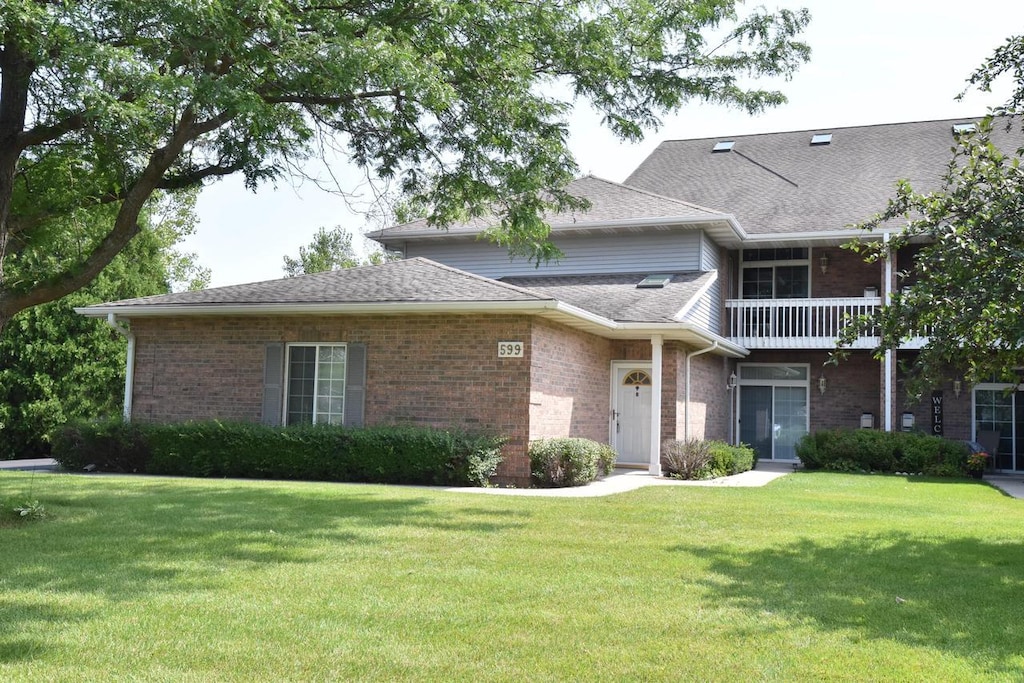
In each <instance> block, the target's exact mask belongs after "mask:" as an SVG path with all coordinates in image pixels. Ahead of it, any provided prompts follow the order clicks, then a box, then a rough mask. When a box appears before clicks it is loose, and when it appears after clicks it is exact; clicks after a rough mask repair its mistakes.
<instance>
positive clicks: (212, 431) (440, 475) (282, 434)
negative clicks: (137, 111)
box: [52, 421, 504, 486]
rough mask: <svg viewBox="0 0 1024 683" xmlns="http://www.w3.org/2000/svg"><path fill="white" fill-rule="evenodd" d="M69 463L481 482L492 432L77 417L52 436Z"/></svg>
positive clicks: (242, 474)
mask: <svg viewBox="0 0 1024 683" xmlns="http://www.w3.org/2000/svg"><path fill="white" fill-rule="evenodd" d="M52 438H53V457H54V458H55V459H56V460H57V461H58V462H59V463H60V464H61V466H62V467H64V468H65V469H67V470H72V471H74V470H81V469H83V468H84V467H86V466H87V465H94V466H95V468H96V469H98V470H100V471H104V472H142V473H147V474H166V475H179V476H187V477H238V478H257V479H302V480H310V481H356V482H376V483H385V484H425V485H436V486H482V485H485V484H487V483H488V479H489V478H490V477H491V475H493V474H494V472H495V471H496V470H497V467H498V463H500V462H501V446H502V445H503V444H504V439H503V438H500V437H493V436H485V435H473V434H468V433H465V432H461V431H455V430H443V429H431V428H426V427H367V428H361V429H347V428H344V427H331V426H325V425H315V426H301V427H267V426H265V425H258V424H249V423H234V422H217V421H211V422H187V423H179V424H134V423H133V424H126V423H124V422H120V421H106V422H78V423H72V424H68V425H65V426H64V427H62V428H61V429H59V430H57V431H56V432H55V434H54V435H53V437H52Z"/></svg>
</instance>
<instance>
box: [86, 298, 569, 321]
mask: <svg viewBox="0 0 1024 683" xmlns="http://www.w3.org/2000/svg"><path fill="white" fill-rule="evenodd" d="M557 303H558V302H556V301H555V300H554V299H536V300H531V301H386V302H378V301H375V302H348V303H336V302H332V303H296V302H290V303H273V304H265V303H264V304H258V303H251V304H138V305H130V304H129V305H120V306H104V305H102V304H100V305H96V306H85V307H80V308H76V309H74V310H75V313H78V314H80V315H84V316H86V317H90V318H105V317H107V315H109V314H111V313H113V314H114V315H116V316H120V317H123V318H160V317H174V316H193V315H198V316H210V315H232V316H248V315H346V314H347V315H352V314H367V315H371V314H377V315H381V314H382V315H397V314H402V313H537V312H541V311H544V310H547V309H550V308H554V307H555V305H556V304H557Z"/></svg>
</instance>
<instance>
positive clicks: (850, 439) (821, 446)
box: [796, 429, 967, 476]
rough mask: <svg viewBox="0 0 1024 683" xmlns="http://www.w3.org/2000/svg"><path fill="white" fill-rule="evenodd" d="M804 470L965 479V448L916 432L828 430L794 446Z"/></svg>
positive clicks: (949, 441)
mask: <svg viewBox="0 0 1024 683" xmlns="http://www.w3.org/2000/svg"><path fill="white" fill-rule="evenodd" d="M796 454H797V457H798V458H800V462H802V463H803V465H804V467H806V468H807V469H825V470H831V471H836V472H890V473H893V472H906V473H909V474H918V473H921V474H929V475H932V476H965V474H966V468H965V464H966V459H967V447H966V446H965V445H964V444H963V443H960V442H958V441H951V440H949V439H943V438H941V437H937V436H930V435H927V434H920V433H916V432H882V431H876V430H873V429H830V430H822V431H819V432H815V433H813V434H807V435H806V436H804V437H803V438H802V439H801V440H800V441H799V442H798V443H797V445H796Z"/></svg>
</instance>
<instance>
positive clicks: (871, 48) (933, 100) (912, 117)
mask: <svg viewBox="0 0 1024 683" xmlns="http://www.w3.org/2000/svg"><path fill="white" fill-rule="evenodd" d="M757 4H758V3H757V2H750V3H748V6H756V5H757ZM764 4H765V6H767V7H775V6H779V7H791V8H797V7H807V8H809V9H810V11H811V15H812V19H811V25H810V27H809V28H808V30H807V31H806V33H805V34H804V39H805V40H806V42H808V43H809V44H810V46H811V50H812V54H811V61H810V63H808V64H806V65H804V67H802V68H801V69H800V71H799V72H798V73H797V75H796V76H795V77H794V78H793V80H792V81H790V82H788V83H787V82H784V81H783V82H779V83H772V84H770V85H771V86H772V87H777V88H779V89H781V90H783V92H785V93H786V95H787V96H788V98H789V102H788V103H787V104H785V105H782V106H781V107H778V108H776V109H773V110H770V111H769V112H767V113H765V114H762V115H760V116H758V117H750V116H748V115H746V114H743V113H740V112H736V111H731V110H726V109H723V108H721V107H712V106H705V105H697V104H691V105H687V106H686V107H684V108H683V110H682V111H680V112H679V113H678V114H677V115H675V116H673V117H671V118H668V119H666V120H665V121H664V125H663V126H662V128H661V129H660V130H658V131H653V132H650V133H648V135H647V138H646V139H645V140H644V141H643V142H642V143H640V144H623V143H620V142H618V141H617V140H616V139H615V138H614V137H613V136H612V135H611V134H610V133H608V132H607V131H605V130H604V129H603V128H602V127H601V126H600V121H599V119H598V117H597V116H596V115H594V114H593V113H592V112H590V111H589V110H588V109H587V110H584V109H583V108H578V109H577V113H576V116H575V118H574V120H573V122H572V149H573V152H574V153H575V154H576V158H577V161H578V162H579V166H580V170H581V172H582V173H593V174H594V175H597V176H600V177H603V178H607V179H608V180H613V181H617V182H621V181H623V180H625V178H626V176H627V175H629V173H630V172H631V171H632V170H633V169H634V168H636V166H637V165H639V163H640V162H641V161H642V160H643V159H644V157H646V156H647V155H648V154H649V153H650V152H651V150H653V149H654V147H656V146H657V145H658V143H659V142H661V141H663V140H670V139H684V138H701V137H728V136H732V135H743V134H750V133H764V132H774V131H789V130H806V129H812V128H818V129H820V128H838V127H842V126H858V125H866V124H874V123H894V122H903V121H925V120H932V119H946V118H956V117H961V116H962V117H968V116H979V115H981V114H984V113H985V111H986V110H987V107H989V106H994V105H997V104H999V103H1001V102H1002V101H1004V100H1005V99H1006V94H1007V92H1008V83H1004V84H1003V86H1004V87H1003V89H1002V90H1001V91H999V92H993V93H991V94H982V93H970V94H969V96H968V97H966V98H965V100H964V101H963V102H956V101H954V99H953V98H954V97H955V96H956V95H957V94H958V93H959V92H960V91H961V90H963V88H964V86H965V80H966V78H967V77H968V76H969V75H970V74H971V72H972V71H973V70H974V69H975V68H976V67H977V66H978V65H980V64H981V63H982V62H983V61H984V59H985V58H986V57H987V56H989V55H990V54H991V53H992V51H993V50H994V49H995V48H996V47H997V46H999V45H1000V44H1002V43H1003V42H1004V41H1005V40H1006V38H1007V37H1009V36H1010V35H1014V34H1017V33H1020V32H1022V31H1024V1H1021V0H989V1H988V2H979V3H978V4H977V5H974V4H972V3H970V2H965V1H964V0H960V1H958V2H951V1H950V0H854V1H851V0H803V1H802V2H801V1H800V0H778V1H777V2H775V3H773V2H771V0H765V2H764ZM331 173H332V174H333V175H334V176H335V177H336V178H337V179H338V180H339V184H340V186H341V187H342V188H345V189H346V190H347V191H348V192H349V193H350V195H351V196H350V197H349V198H348V199H346V198H343V197H340V196H337V195H334V194H330V193H327V192H325V191H323V190H320V189H318V188H317V187H315V186H314V185H313V184H312V183H310V182H308V181H307V182H305V183H304V184H300V185H298V186H295V187H293V186H292V185H294V183H293V184H288V183H285V184H282V185H281V186H279V187H278V188H276V189H275V188H273V187H271V186H262V187H260V188H259V189H258V191H257V192H256V193H255V194H254V193H252V192H250V191H248V190H246V189H245V188H244V187H243V185H242V182H241V180H240V179H238V178H228V179H225V180H222V181H220V182H218V183H216V184H214V185H211V186H210V187H207V188H206V189H204V190H203V192H202V194H201V195H200V198H199V203H198V207H197V211H198V214H199V219H200V220H199V227H198V229H197V231H196V235H194V236H193V237H191V238H190V239H189V240H188V241H187V242H186V243H185V244H184V245H183V248H184V249H185V250H188V251H195V252H197V253H198V255H199V261H200V262H201V263H202V264H203V265H204V266H207V267H209V268H211V270H212V273H213V277H212V285H213V286H222V285H229V284H237V283H243V282H255V281H259V280H269V279H275V278H279V277H282V276H283V275H284V273H283V271H282V268H281V266H282V261H283V257H284V256H285V255H286V254H287V255H292V256H295V255H297V254H298V251H299V247H300V246H302V245H305V244H307V243H308V242H309V241H310V239H311V238H312V235H313V233H315V232H316V230H317V228H319V227H321V226H326V227H333V226H334V225H339V224H340V225H343V226H344V227H345V228H347V229H348V230H349V231H350V232H352V233H353V234H354V235H357V237H356V238H355V241H356V242H359V241H360V238H359V237H358V235H359V234H360V233H362V232H363V231H364V229H365V227H366V226H367V222H366V220H365V218H364V217H363V216H362V215H360V214H359V213H358V212H359V211H364V210H365V209H366V208H367V206H368V203H369V202H370V201H371V200H372V199H373V193H372V191H371V190H370V188H368V187H367V186H366V184H365V181H363V182H361V179H362V178H363V175H362V173H361V172H360V171H359V170H358V169H355V168H350V167H347V166H346V165H345V164H344V163H340V164H338V165H336V166H334V167H332V169H331ZM721 208H723V209H728V207H721ZM882 208H883V207H879V209H882Z"/></svg>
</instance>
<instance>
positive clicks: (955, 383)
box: [953, 379, 964, 398]
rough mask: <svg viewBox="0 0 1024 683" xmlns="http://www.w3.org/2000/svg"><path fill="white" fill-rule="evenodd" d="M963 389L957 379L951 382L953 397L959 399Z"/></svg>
mask: <svg viewBox="0 0 1024 683" xmlns="http://www.w3.org/2000/svg"><path fill="white" fill-rule="evenodd" d="M963 388H964V385H963V384H962V383H961V382H960V380H958V379H955V380H953V395H954V396H956V397H957V398H960V392H961V391H963Z"/></svg>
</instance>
